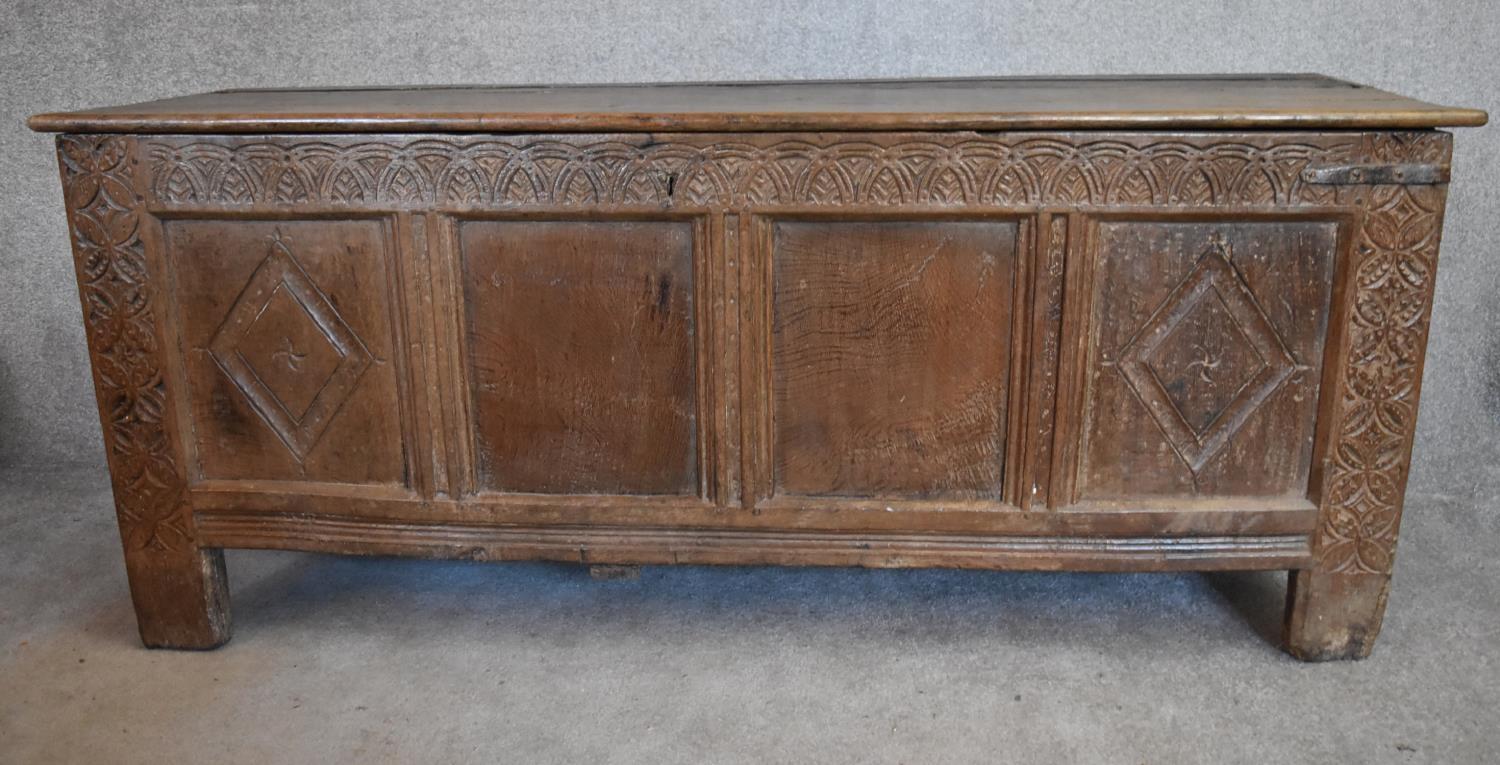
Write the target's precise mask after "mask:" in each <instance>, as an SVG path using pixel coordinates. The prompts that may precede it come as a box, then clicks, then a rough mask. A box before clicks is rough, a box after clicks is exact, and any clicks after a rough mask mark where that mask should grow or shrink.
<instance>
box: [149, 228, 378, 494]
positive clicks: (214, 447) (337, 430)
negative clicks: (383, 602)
mask: <svg viewBox="0 0 1500 765" xmlns="http://www.w3.org/2000/svg"><path fill="white" fill-rule="evenodd" d="M163 231H164V235H165V238H166V250H167V257H168V259H169V260H170V261H171V268H172V271H173V274H174V276H175V280H176V295H177V310H178V311H179V313H180V314H181V317H182V325H181V341H182V344H183V347H184V351H185V359H184V369H185V371H186V373H187V378H188V388H189V390H190V392H191V397H190V398H191V400H190V407H191V410H192V417H193V436H194V439H195V443H196V447H197V449H196V451H197V456H198V467H199V471H200V477H201V478H205V479H265V480H311V481H328V482H343V483H360V484H405V483H406V481H407V478H406V461H405V454H404V449H403V446H402V434H401V415H400V412H401V411H402V407H401V406H400V404H399V398H398V396H399V394H398V391H399V387H398V384H397V368H396V364H395V361H394V359H393V355H392V350H393V347H394V343H393V337H394V329H393V327H394V322H395V321H396V317H395V316H394V315H393V312H392V302H391V298H390V286H389V284H388V281H387V279H388V274H389V273H390V264H391V257H390V253H389V251H388V248H389V246H390V243H389V238H388V236H387V227H386V224H385V223H384V222H382V221H375V220H352V221H351V220H327V221H323V220H319V221H275V222H272V221H244V220H235V221H227V220H169V221H166V222H165V223H164V224H163Z"/></svg>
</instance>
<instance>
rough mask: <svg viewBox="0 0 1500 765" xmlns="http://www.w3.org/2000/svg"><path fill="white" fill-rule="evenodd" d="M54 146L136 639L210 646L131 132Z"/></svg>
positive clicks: (213, 621) (214, 578) (210, 625)
mask: <svg viewBox="0 0 1500 765" xmlns="http://www.w3.org/2000/svg"><path fill="white" fill-rule="evenodd" d="M57 148H58V159H59V162H60V164H61V166H62V179H63V188H64V193H65V195H66V201H67V207H68V223H69V228H70V230H71V235H72V239H73V257H74V263H75V265H76V267H77V271H78V290H79V296H80V298H81V300H82V302H83V314H84V325H85V329H86V332H87V334H88V344H89V353H90V355H91V356H92V357H93V369H94V391H95V395H96V396H97V398H98V403H99V416H100V419H101V420H102V422H103V428H104V447H105V450H106V452H107V455H108V458H109V467H110V474H111V477H112V481H113V484H114V495H115V510H116V512H117V514H118V516H119V522H120V532H121V533H120V536H121V538H122V539H123V541H124V545H125V565H126V571H127V573H128V575H129V578H130V595H131V599H132V600H133V601H134V603H135V612H136V619H137V621H138V623H139V626H140V632H141V641H142V642H144V643H145V644H146V645H147V646H149V647H152V648H213V647H215V646H219V645H222V644H223V643H224V642H225V641H227V640H228V639H229V595H228V588H227V586H226V578H225V573H224V558H223V554H222V552H221V551H219V550H216V549H204V548H202V547H200V546H199V545H198V543H197V540H196V535H195V531H194V524H193V514H192V508H191V506H190V505H189V502H188V496H187V478H186V475H185V474H184V472H183V470H184V468H183V459H182V452H181V444H180V443H179V442H178V430H177V429H176V428H175V427H174V423H173V410H172V407H171V401H170V398H171V391H170V390H169V389H168V385H167V380H166V377H165V364H164V358H163V352H164V351H163V341H162V337H163V332H162V326H161V324H160V321H161V316H160V312H161V311H162V310H163V309H162V303H161V296H160V295H158V294H157V293H158V290H159V289H160V285H161V280H160V278H159V276H156V277H154V276H153V274H152V273H151V271H152V269H151V268H150V267H149V265H148V260H149V259H148V255H147V252H146V247H145V244H144V243H143V242H142V238H141V226H142V221H141V217H142V215H141V204H142V199H143V197H142V195H141V192H140V188H139V187H138V185H137V184H138V182H140V181H143V180H144V179H143V178H140V177H137V176H138V172H137V171H138V168H139V166H138V164H137V163H138V158H137V151H136V149H137V147H136V141H135V139H133V138H129V137H126V136H118V135H100V136H93V135H65V136H61V137H59V138H58V143H57Z"/></svg>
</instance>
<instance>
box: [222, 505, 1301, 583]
mask: <svg viewBox="0 0 1500 765" xmlns="http://www.w3.org/2000/svg"><path fill="white" fill-rule="evenodd" d="M197 521H198V533H199V535H200V536H201V538H202V540H203V543H204V544H205V545H211V546H214V547H224V548H250V549H278V550H300V551H304V552H327V553H339V554H364V555H401V556H412V557H424V558H457V559H466V560H493V561H514V560H547V561H560V562H569V563H582V564H588V565H593V564H618V565H659V564H696V565H705V564H706V565H765V564H770V565H812V566H862V567H867V568H927V567H941V568H966V569H993V570H1035V571H1055V570H1078V571H1165V570H1203V571H1209V570H1231V569H1232V570H1276V569H1289V568H1303V567H1306V566H1308V565H1310V564H1311V562H1312V552H1311V548H1310V546H1309V542H1308V538H1307V537H1306V536H1305V535H1263V536H1237V537H1225V536H1214V537H1209V536H1203V537H1188V536H1177V537H1091V538H1069V537H1010V536H985V537H974V536H942V535H920V534H840V533H829V532H807V531H795V532H793V531H750V530H722V529H711V530H706V529H685V528H602V527H571V528H565V527H510V526H478V525H469V526H466V525H458V524H435V523H404V522H393V521H368V520H351V519H343V518H330V517H326V516H313V515H303V514H283V515H266V514H258V513H252V514H247V513H234V512H201V511H200V512H199V513H198V514H197Z"/></svg>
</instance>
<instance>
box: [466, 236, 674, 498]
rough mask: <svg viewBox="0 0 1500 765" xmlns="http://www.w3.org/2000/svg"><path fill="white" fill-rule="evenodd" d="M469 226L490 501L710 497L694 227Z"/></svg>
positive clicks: (480, 469) (482, 445)
mask: <svg viewBox="0 0 1500 765" xmlns="http://www.w3.org/2000/svg"><path fill="white" fill-rule="evenodd" d="M457 227H458V236H457V241H458V255H459V259H460V261H461V263H462V268H463V271H462V273H463V305H462V308H463V317H464V331H463V335H462V342H463V352H464V354H465V356H466V358H467V359H468V365H467V372H468V385H469V390H470V393H471V396H472V402H473V410H472V411H473V423H474V441H475V444H474V454H475V468H476V488H477V490H478V491H481V492H500V493H531V494H617V495H697V494H698V487H699V468H698V449H697V443H698V438H697V423H698V413H697V392H696V391H697V377H698V376H697V374H696V360H697V353H696V351H695V347H696V341H697V338H696V335H697V321H696V318H695V315H694V308H695V304H696V301H695V298H694V286H693V285H694V282H693V257H694V246H693V241H694V236H693V230H694V227H693V224H692V223H691V222H689V221H682V220H677V221H659V220H658V221H651V220H625V221H578V220H547V221H531V220H506V221H494V220H462V221H459V222H458V223H457Z"/></svg>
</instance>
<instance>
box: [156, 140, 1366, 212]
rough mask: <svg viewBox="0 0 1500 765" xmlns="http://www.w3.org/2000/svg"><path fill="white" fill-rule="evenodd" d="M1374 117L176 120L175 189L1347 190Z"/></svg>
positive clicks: (745, 192) (778, 193) (1230, 199)
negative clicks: (637, 124)
mask: <svg viewBox="0 0 1500 765" xmlns="http://www.w3.org/2000/svg"><path fill="white" fill-rule="evenodd" d="M1364 138H1365V134H1359V133H1353V134H1337V133H1308V134H1279V135H1278V134H1267V135H1264V136H1257V135H1248V134H1246V135H1235V136H1227V137H1226V136H1213V135H1206V134H1205V135H1183V136H1171V137H1163V136H1160V135H1157V136H1152V135H1149V134H1146V135H1142V134H1122V133H1117V134H1051V135H1046V136H1040V135H1037V134H1024V133H1007V134H995V135H986V136H976V135H974V134H971V133H969V134H966V133H957V134H952V135H943V134H925V135H888V136H878V137H870V136H852V135H849V134H842V135H829V136H815V135H814V136H799V137H798V138H796V139H791V140H789V139H788V138H787V137H786V136H785V135H782V136H758V135H721V136H714V135H703V136H681V137H674V138H673V139H672V140H670V141H665V142H658V141H656V140H655V139H654V138H652V137H651V136H640V137H632V136H579V137H576V138H556V137H547V138H542V137H535V136H517V137H513V138H512V137H490V138H485V139H472V138H448V137H424V138H413V139H404V138H401V137H396V136H376V137H372V138H369V139H359V138H352V137H351V138H347V139H343V138H334V139H327V138H319V139H310V138H306V137H292V136H289V137H284V138H272V139H264V138H223V139H215V140H204V139H201V138H171V139H156V140H153V141H151V143H150V146H149V149H148V150H147V152H146V153H147V155H148V156H149V158H150V161H151V163H152V168H153V180H152V183H151V193H152V195H153V197H154V201H155V202H157V203H158V204H162V205H167V206H193V205H213V206H240V205H272V206H280V205H303V204H306V205H331V206H341V207H345V206H347V207H394V208H409V207H420V206H438V207H464V208H468V207H515V206H525V205H561V206H584V205H666V204H673V203H677V204H686V205H693V206H708V207H723V208H738V207H745V206H752V207H753V206H765V205H812V206H824V205H856V204H859V205H873V206H899V205H966V206H979V205H988V206H1018V205H1105V204H1117V205H1162V206H1188V207H1196V206H1208V205H1251V206H1267V205H1271V206H1304V205H1317V204H1328V203H1332V202H1333V200H1334V197H1335V192H1334V190H1333V189H1332V188H1330V187H1328V186H1321V185H1314V184H1309V183H1306V182H1305V181H1304V180H1303V178H1302V176H1301V172H1302V170H1303V169H1304V168H1306V167H1307V166H1308V165H1309V164H1314V163H1325V162H1347V161H1350V160H1351V159H1352V158H1353V157H1355V156H1356V154H1357V153H1358V152H1359V150H1360V148H1361V147H1362V146H1363V145H1364V142H1363V139H1364Z"/></svg>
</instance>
